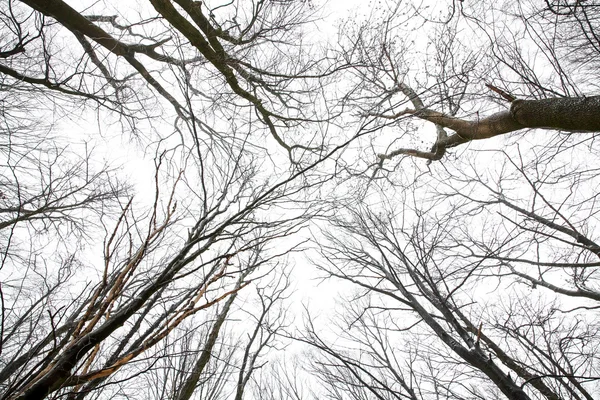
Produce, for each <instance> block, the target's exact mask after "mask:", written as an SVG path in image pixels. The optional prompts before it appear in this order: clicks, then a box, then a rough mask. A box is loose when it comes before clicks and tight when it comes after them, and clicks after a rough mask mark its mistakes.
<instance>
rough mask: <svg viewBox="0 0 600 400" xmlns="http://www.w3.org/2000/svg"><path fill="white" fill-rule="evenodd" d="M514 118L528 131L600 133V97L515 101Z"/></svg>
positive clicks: (512, 112) (512, 109)
mask: <svg viewBox="0 0 600 400" xmlns="http://www.w3.org/2000/svg"><path fill="white" fill-rule="evenodd" d="M510 114H511V116H512V118H513V119H514V120H515V121H516V122H518V123H519V124H521V125H523V126H524V127H526V128H545V129H557V130H561V131H570V132H578V131H581V132H585V131H588V132H596V131H600V96H592V97H565V98H552V99H543V100H515V101H513V102H512V103H511V106H510Z"/></svg>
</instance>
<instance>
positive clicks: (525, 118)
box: [379, 91, 600, 160]
mask: <svg viewBox="0 0 600 400" xmlns="http://www.w3.org/2000/svg"><path fill="white" fill-rule="evenodd" d="M403 92H404V91H403ZM405 94H407V93H406V92H405ZM407 95H408V94H407ZM409 98H411V101H412V102H413V104H414V105H415V108H416V109H415V110H404V111H403V112H401V113H399V114H397V115H395V116H394V117H398V118H399V117H400V116H402V115H406V114H410V115H414V116H415V117H418V118H420V119H423V120H425V121H429V122H433V123H434V124H436V125H437V126H439V127H442V128H448V129H451V130H453V131H454V132H456V133H455V134H453V135H450V136H439V135H438V139H437V141H436V142H435V144H434V146H433V147H432V150H431V151H428V152H427V151H419V150H416V149H404V148H403V149H397V150H395V151H393V152H391V153H389V154H386V155H380V156H379V157H380V158H381V159H388V158H392V157H394V156H397V155H409V156H413V157H420V158H425V159H428V160H439V159H441V157H442V156H443V154H444V153H445V150H446V149H447V148H450V147H454V146H458V145H460V144H463V143H467V142H469V141H471V140H481V139H488V138H491V137H494V136H498V135H503V134H505V133H509V132H514V131H518V130H521V129H525V128H540V129H552V130H560V131H565V132H600V96H592V97H565V98H551V99H542V100H514V101H513V102H512V103H511V106H510V110H506V111H500V112H498V113H495V114H492V115H490V116H488V117H485V118H482V119H479V118H477V119H475V120H466V119H461V118H457V117H454V116H451V115H448V114H444V113H441V112H438V111H434V110H430V109H427V108H420V107H418V106H417V105H416V104H415V102H414V100H413V98H412V96H409ZM383 117H385V116H383Z"/></svg>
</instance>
